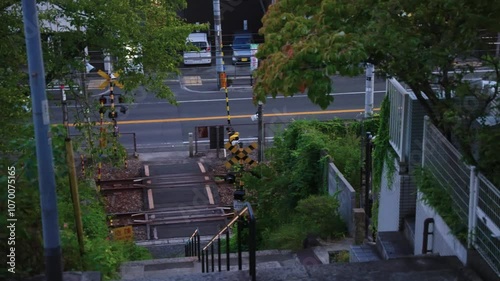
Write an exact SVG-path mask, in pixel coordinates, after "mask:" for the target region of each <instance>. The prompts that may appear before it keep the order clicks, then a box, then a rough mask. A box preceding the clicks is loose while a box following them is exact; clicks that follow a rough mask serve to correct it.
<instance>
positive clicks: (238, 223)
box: [236, 218, 242, 270]
mask: <svg viewBox="0 0 500 281" xmlns="http://www.w3.org/2000/svg"><path fill="white" fill-rule="evenodd" d="M236 231H237V232H236V244H237V245H238V270H241V262H242V259H241V218H238V222H237V223H236Z"/></svg>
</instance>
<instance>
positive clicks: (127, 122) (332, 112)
mask: <svg viewBox="0 0 500 281" xmlns="http://www.w3.org/2000/svg"><path fill="white" fill-rule="evenodd" d="M379 110H380V108H374V109H373V111H379ZM362 112H364V109H363V108H359V109H338V110H322V111H301V112H283V113H265V114H264V116H265V117H278V116H297V115H320V114H340V113H362ZM251 116H252V114H244V115H231V119H241V118H250V117H251ZM223 119H227V116H205V117H183V118H166V119H143V120H124V121H118V124H120V125H127V124H151V123H173V122H186V121H206V120H223ZM104 123H105V124H111V122H104ZM56 125H60V124H54V125H53V126H56ZM68 125H69V126H74V124H68ZM97 125H98V124H97Z"/></svg>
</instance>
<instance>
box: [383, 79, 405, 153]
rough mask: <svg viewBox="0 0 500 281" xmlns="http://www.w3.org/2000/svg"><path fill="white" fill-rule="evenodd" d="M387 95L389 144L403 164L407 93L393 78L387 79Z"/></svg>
mask: <svg viewBox="0 0 500 281" xmlns="http://www.w3.org/2000/svg"><path fill="white" fill-rule="evenodd" d="M387 94H388V96H389V101H390V108H391V110H390V115H391V116H390V119H389V136H390V139H389V142H390V143H391V146H392V148H394V151H396V153H397V154H398V156H399V158H400V160H401V161H402V162H405V155H406V149H407V143H406V142H407V140H406V136H407V135H408V134H407V133H405V128H407V127H408V124H407V123H408V113H409V104H408V101H409V98H408V95H409V94H408V91H406V90H405V89H404V88H403V86H401V84H400V83H399V82H398V81H397V80H396V79H394V78H391V79H387Z"/></svg>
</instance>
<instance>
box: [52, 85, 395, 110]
mask: <svg viewBox="0 0 500 281" xmlns="http://www.w3.org/2000/svg"><path fill="white" fill-rule="evenodd" d="M186 89H187V88H186ZM189 91H191V92H196V93H198V91H193V90H189ZM203 93H221V92H220V91H206V92H203ZM373 93H374V94H382V93H384V94H385V93H386V91H385V90H384V91H374V92H373ZM364 94H365V92H343V93H331V94H330V96H353V95H364ZM284 98H285V97H284V96H277V97H276V99H284ZM286 98H307V95H296V96H293V97H286ZM245 100H252V98H251V97H249V98H231V101H245ZM225 101H226V99H225V98H224V99H202V100H181V101H177V103H179V104H181V103H205V102H225ZM152 104H170V103H169V102H166V101H153V102H138V103H130V104H129V105H131V106H133V105H152ZM60 107H61V106H60V105H51V106H50V108H60ZM80 107H81V106H76V105H68V108H80Z"/></svg>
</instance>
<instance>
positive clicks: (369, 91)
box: [365, 63, 375, 118]
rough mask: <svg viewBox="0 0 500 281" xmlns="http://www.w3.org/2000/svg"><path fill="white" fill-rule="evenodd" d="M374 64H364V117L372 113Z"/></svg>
mask: <svg viewBox="0 0 500 281" xmlns="http://www.w3.org/2000/svg"><path fill="white" fill-rule="evenodd" d="M374 72H375V71H374V66H373V64H371V63H367V64H366V94H365V118H368V117H371V116H372V115H373V88H374V83H375V81H374V80H375V79H374Z"/></svg>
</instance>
